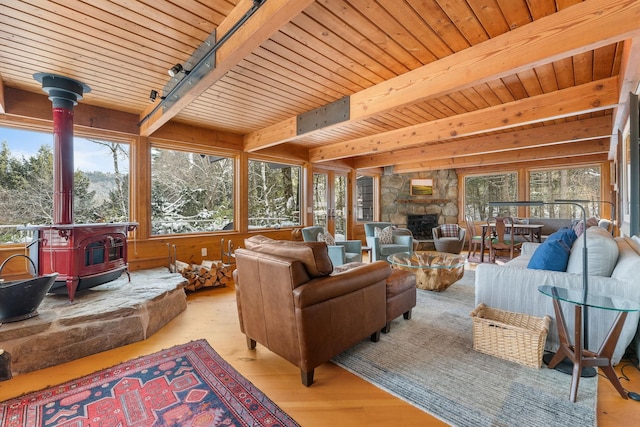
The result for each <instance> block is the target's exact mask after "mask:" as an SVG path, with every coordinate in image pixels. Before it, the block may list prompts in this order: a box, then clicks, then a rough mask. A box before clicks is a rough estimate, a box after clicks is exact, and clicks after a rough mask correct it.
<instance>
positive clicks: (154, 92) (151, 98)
mask: <svg viewBox="0 0 640 427" xmlns="http://www.w3.org/2000/svg"><path fill="white" fill-rule="evenodd" d="M157 98H158V91H157V90H155V89H151V93H149V102H151V103H154V102H156V99H157ZM164 98H166V97H165V96H161V97H160V99H164Z"/></svg>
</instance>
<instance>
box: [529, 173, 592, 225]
mask: <svg viewBox="0 0 640 427" xmlns="http://www.w3.org/2000/svg"><path fill="white" fill-rule="evenodd" d="M558 199H565V200H566V199H571V200H600V199H601V197H600V167H599V166H590V167H580V168H563V169H553V170H543V171H532V172H530V173H529V200H541V201H543V202H553V201H554V200H558ZM584 207H585V209H586V213H587V216H588V217H589V216H597V217H599V216H600V213H601V211H602V207H603V206H602V203H601V202H592V203H585V204H584ZM530 209H531V210H530V216H532V217H538V218H573V217H581V216H582V213H581V212H582V211H579V210H576V209H575V207H573V206H571V205H545V206H542V207H531V208H530Z"/></svg>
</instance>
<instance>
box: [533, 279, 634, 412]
mask: <svg viewBox="0 0 640 427" xmlns="http://www.w3.org/2000/svg"><path fill="white" fill-rule="evenodd" d="M538 291H540V292H541V293H543V294H544V295H547V296H550V297H551V298H553V311H554V313H555V317H556V325H557V327H558V336H559V338H560V348H559V349H558V352H557V353H556V354H555V356H553V359H551V361H550V362H549V364H548V367H549V368H555V367H556V366H557V365H558V364H559V363H561V362H562V361H563V360H564V359H565V358H567V359H569V360H570V361H571V362H572V363H573V372H572V375H571V393H570V395H569V398H570V400H571V401H572V402H575V401H576V396H577V394H578V383H579V382H580V375H581V372H582V368H585V367H591V366H593V367H596V366H597V367H599V368H600V369H601V370H602V372H603V373H604V374H605V375H606V377H607V378H608V379H609V381H610V382H611V384H612V385H613V386H614V387H615V389H616V390H617V391H618V393H620V396H622V397H623V398H625V399H627V392H626V391H625V389H624V388H623V387H622V385H621V384H620V380H619V379H618V376H617V375H616V372H615V370H614V369H613V366H612V365H611V356H612V355H613V351H614V350H615V348H616V344H617V343H618V338H620V333H621V332H622V326H623V325H624V321H625V319H626V318H627V314H628V313H629V312H632V311H640V304H637V303H634V302H633V301H629V300H626V299H624V298H619V297H612V296H607V295H598V294H594V293H591V292H587V295H584V292H583V291H582V289H567V288H561V287H558V286H549V285H544V286H539V287H538ZM560 301H565V302H568V303H570V304H573V308H574V331H575V333H574V339H573V344H571V342H570V340H569V331H568V329H567V323H566V321H565V318H564V313H563V311H562V307H561V306H560ZM586 307H590V308H596V309H602V310H613V311H617V312H618V315H617V317H616V320H615V321H614V324H613V326H612V327H611V330H610V331H609V334H608V335H607V337H606V338H605V340H604V342H603V343H602V345H601V346H600V349H599V350H598V351H597V352H593V351H590V350H589V349H586V348H585V345H584V338H583V336H582V335H583V330H584V334H585V335H587V331H586V327H585V326H586V325H585V324H584V323H585V317H583V308H586ZM585 316H586V314H585Z"/></svg>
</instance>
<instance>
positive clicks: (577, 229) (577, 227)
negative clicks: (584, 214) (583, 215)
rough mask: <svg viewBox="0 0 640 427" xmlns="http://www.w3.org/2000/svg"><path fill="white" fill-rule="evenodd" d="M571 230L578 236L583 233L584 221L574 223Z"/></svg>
mask: <svg viewBox="0 0 640 427" xmlns="http://www.w3.org/2000/svg"><path fill="white" fill-rule="evenodd" d="M573 231H575V233H576V236H578V237H579V236H580V235H581V234H582V233H584V221H582V220H581V221H578V223H576V225H574V226H573Z"/></svg>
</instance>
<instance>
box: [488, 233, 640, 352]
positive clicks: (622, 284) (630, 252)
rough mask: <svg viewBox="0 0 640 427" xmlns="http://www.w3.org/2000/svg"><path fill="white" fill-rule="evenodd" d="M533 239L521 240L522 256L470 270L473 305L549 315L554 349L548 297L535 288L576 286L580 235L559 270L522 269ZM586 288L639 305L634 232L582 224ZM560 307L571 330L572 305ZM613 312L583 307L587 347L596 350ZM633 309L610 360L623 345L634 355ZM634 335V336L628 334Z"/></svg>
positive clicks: (638, 243) (639, 256)
mask: <svg viewBox="0 0 640 427" xmlns="http://www.w3.org/2000/svg"><path fill="white" fill-rule="evenodd" d="M540 245H541V244H539V243H525V244H524V245H523V250H522V255H521V256H519V257H517V258H514V259H513V260H511V261H509V262H507V263H506V264H504V265H496V264H480V265H478V267H477V269H476V281H475V287H476V289H475V292H476V295H475V296H476V304H479V303H481V302H482V303H485V304H486V305H488V306H489V307H493V308H498V309H501V310H506V311H513V312H518V313H526V314H529V315H533V316H539V317H542V316H544V315H545V314H547V315H549V316H550V317H551V319H552V324H551V326H550V330H549V333H548V336H547V343H546V349H547V350H549V351H556V350H557V349H558V346H559V339H558V333H557V329H556V328H557V326H556V324H555V315H554V311H553V301H552V299H551V298H550V297H548V296H546V295H543V294H542V293H540V292H539V291H538V287H539V286H541V285H554V286H561V287H566V288H575V289H582V259H583V251H582V247H583V237H579V238H578V239H577V240H576V241H575V243H574V244H573V246H572V247H571V251H570V253H569V257H568V263H567V267H566V270H565V271H550V270H545V269H530V268H527V266H528V265H529V262H530V261H531V258H532V256H533V254H534V253H535V251H536V250H537V249H538V248H539V247H540ZM587 248H588V260H589V263H588V266H589V292H594V293H599V294H604V295H609V296H617V297H622V298H625V299H629V300H631V301H635V302H636V303H637V304H638V305H640V239H639V238H638V237H637V236H634V237H632V238H630V237H626V236H625V237H616V238H613V237H612V236H611V234H610V233H609V232H607V230H605V229H604V228H601V227H590V228H589V229H587ZM563 312H564V315H565V318H566V319H567V320H568V323H569V326H570V331H569V333H570V335H571V336H572V335H573V325H572V324H573V321H572V319H573V308H572V306H571V305H569V304H566V303H563ZM616 315H617V312H615V311H610V310H600V309H595V308H591V309H589V337H588V339H589V343H590V345H589V347H590V348H591V349H592V350H597V347H598V346H599V345H600V343H602V342H603V340H604V339H605V337H606V335H607V334H608V332H609V329H610V328H611V325H612V324H613V322H614V320H615V317H616ZM639 320H640V313H639V312H631V313H629V314H628V317H627V320H626V322H625V324H624V327H623V330H622V333H621V335H620V339H619V341H618V344H617V346H616V349H615V351H614V354H613V358H612V361H613V363H614V364H617V363H618V362H619V361H620V359H621V358H622V357H623V356H624V353H625V350H626V349H627V347H628V346H630V345H632V346H633V348H634V349H635V350H636V353H637V354H640V336H637V333H638V322H639ZM634 338H635V339H634Z"/></svg>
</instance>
